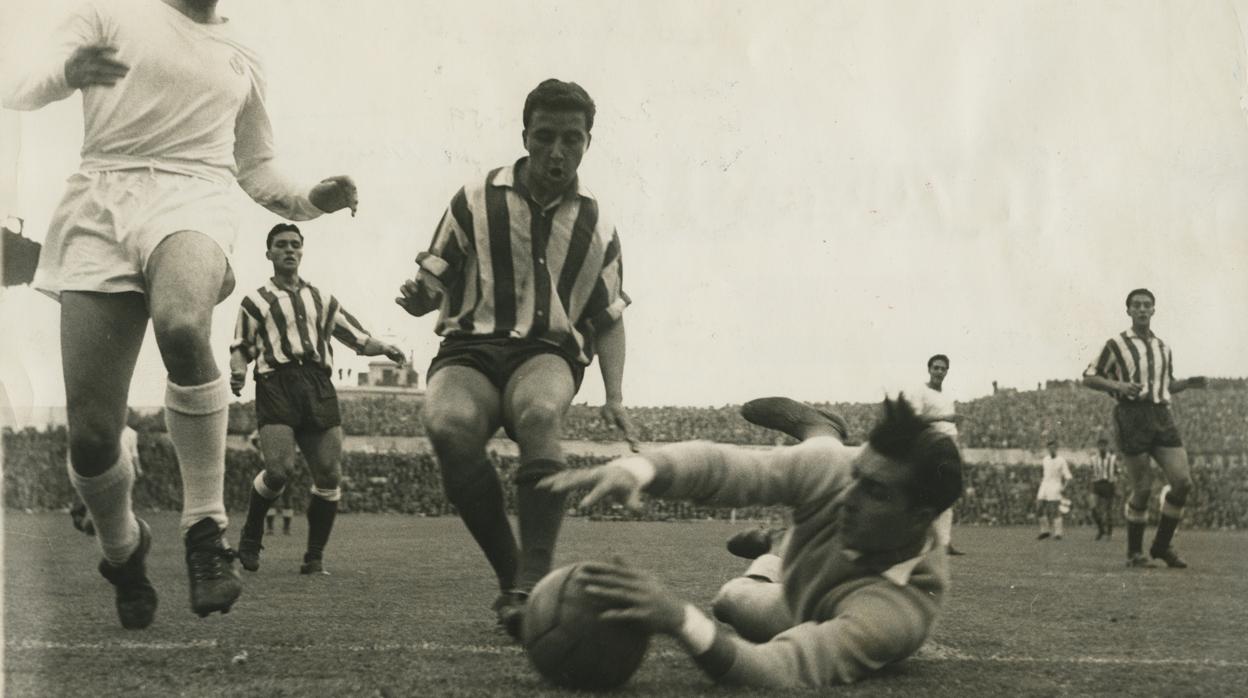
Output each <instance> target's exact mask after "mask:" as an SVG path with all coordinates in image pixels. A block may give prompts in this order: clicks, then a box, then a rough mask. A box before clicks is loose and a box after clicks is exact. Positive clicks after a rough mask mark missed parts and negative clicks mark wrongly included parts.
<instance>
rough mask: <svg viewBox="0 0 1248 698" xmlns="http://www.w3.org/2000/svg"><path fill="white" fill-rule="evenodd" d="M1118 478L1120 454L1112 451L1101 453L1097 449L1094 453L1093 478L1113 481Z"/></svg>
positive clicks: (1094, 479)
mask: <svg viewBox="0 0 1248 698" xmlns="http://www.w3.org/2000/svg"><path fill="white" fill-rule="evenodd" d="M1116 479H1118V456H1116V455H1115V454H1113V453H1111V452H1108V451H1107V452H1106V453H1105V455H1103V456H1102V455H1101V452H1100V451H1097V452H1096V453H1095V454H1093V455H1092V480H1093V481H1094V482H1095V481H1096V480H1109V481H1110V482H1113V481H1114V480H1116Z"/></svg>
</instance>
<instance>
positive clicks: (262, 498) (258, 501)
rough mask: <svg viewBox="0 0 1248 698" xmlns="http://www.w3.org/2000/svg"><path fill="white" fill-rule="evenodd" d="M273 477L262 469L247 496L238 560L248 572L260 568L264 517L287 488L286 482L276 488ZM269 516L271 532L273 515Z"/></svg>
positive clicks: (271, 529)
mask: <svg viewBox="0 0 1248 698" xmlns="http://www.w3.org/2000/svg"><path fill="white" fill-rule="evenodd" d="M272 477H273V476H272V474H271V473H269V471H268V470H267V469H266V470H261V471H260V472H259V473H258V474H257V475H256V479H255V480H253V481H252V483H251V493H250V494H249V495H248V497H247V520H246V521H245V522H244V523H243V531H242V534H241V535H240V536H239V538H238V562H239V564H240V565H242V566H243V569H245V570H247V571H248V572H255V571H257V570H259V569H260V551H261V550H263V549H264V546H263V545H262V543H263V542H264V519H265V518H266V515H267V514H268V513H269V508H270V507H272V506H273V502H274V501H275V500H276V499H277V498H278V497H280V496H281V494H282V490H284V489H286V483H285V482H282V484H281V485H278V486H276V488H275V487H274V485H275V483H270V482H269V479H271V478H272ZM267 518H268V520H269V522H270V523H269V532H270V533H271V532H272V531H273V524H272V521H273V517H272V516H268V517H267Z"/></svg>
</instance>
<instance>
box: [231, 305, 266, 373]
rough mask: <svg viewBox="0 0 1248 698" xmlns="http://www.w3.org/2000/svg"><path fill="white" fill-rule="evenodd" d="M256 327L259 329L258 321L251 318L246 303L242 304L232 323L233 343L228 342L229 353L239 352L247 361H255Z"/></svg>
mask: <svg viewBox="0 0 1248 698" xmlns="http://www.w3.org/2000/svg"><path fill="white" fill-rule="evenodd" d="M257 327H259V319H258V318H253V317H252V316H251V313H250V312H248V307H247V302H244V304H243V305H241V306H240V307H239V309H238V319H236V320H235V321H234V341H232V342H230V353H234V352H239V353H241V354H242V355H243V356H244V357H245V358H246V359H247V361H251V360H252V359H255V358H256V351H255V341H256V328H257Z"/></svg>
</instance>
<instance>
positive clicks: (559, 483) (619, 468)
mask: <svg viewBox="0 0 1248 698" xmlns="http://www.w3.org/2000/svg"><path fill="white" fill-rule="evenodd" d="M631 457H632V458H639V456H631ZM626 460H627V459H620V460H615V461H612V462H610V463H607V464H606V465H600V466H597V467H594V468H581V469H579V470H565V471H563V472H561V473H555V474H554V475H550V476H547V477H545V478H542V480H541V482H539V483H537V486H538V487H540V488H543V489H548V490H550V491H552V492H569V491H571V490H579V489H589V494H586V495H585V496H584V497H582V498H581V502H580V504H579V506H581V507H591V506H593V505H595V504H597V503H598V502H600V501H603V500H607V501H615V502H619V503H621V504H623V505H624V506H626V507H628V508H629V509H631V510H633V511H641V510H642V505H641V487H642V484H641V481H640V480H638V479H637V476H636V475H634V474H633V472H632V471H631V470H629V469H628V468H626V467H624V466H623V465H621V463H622V462H623V461H626Z"/></svg>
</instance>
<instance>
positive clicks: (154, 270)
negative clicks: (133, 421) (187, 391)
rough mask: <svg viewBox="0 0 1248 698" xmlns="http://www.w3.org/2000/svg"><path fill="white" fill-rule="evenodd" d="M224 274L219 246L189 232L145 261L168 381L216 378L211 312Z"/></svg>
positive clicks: (170, 238)
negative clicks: (210, 342)
mask: <svg viewBox="0 0 1248 698" xmlns="http://www.w3.org/2000/svg"><path fill="white" fill-rule="evenodd" d="M228 275H229V262H228V260H227V259H226V256H225V252H223V251H222V249H221V246H220V245H219V244H218V243H217V241H216V240H213V239H212V238H211V237H209V236H208V235H205V234H203V233H198V232H195V231H192V230H184V231H181V232H177V233H173V234H172V235H169V236H168V237H166V238H164V239H163V240H162V241H161V242H160V243H159V244H158V245H157V246H156V248H155V250H153V251H152V253H151V255H150V256H149V257H148V259H147V263H146V266H145V277H146V279H147V295H148V310H149V312H150V313H151V317H152V328H153V329H154V330H155V333H156V344H157V346H159V347H160V355H161V358H162V359H164V362H165V368H166V369H168V371H169V378H170V380H172V381H173V382H174V383H176V384H178V385H202V384H204V383H208V382H211V381H213V380H216V379H217V378H218V377H219V376H220V372H219V371H218V370H217V365H216V361H215V360H214V359H213V356H212V347H211V345H210V344H209V338H210V336H211V329H212V311H213V308H214V307H215V306H216V304H217V302H218V299H219V297H220V294H221V292H222V289H223V286H224V285H225V283H226V281H227V276H228Z"/></svg>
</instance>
